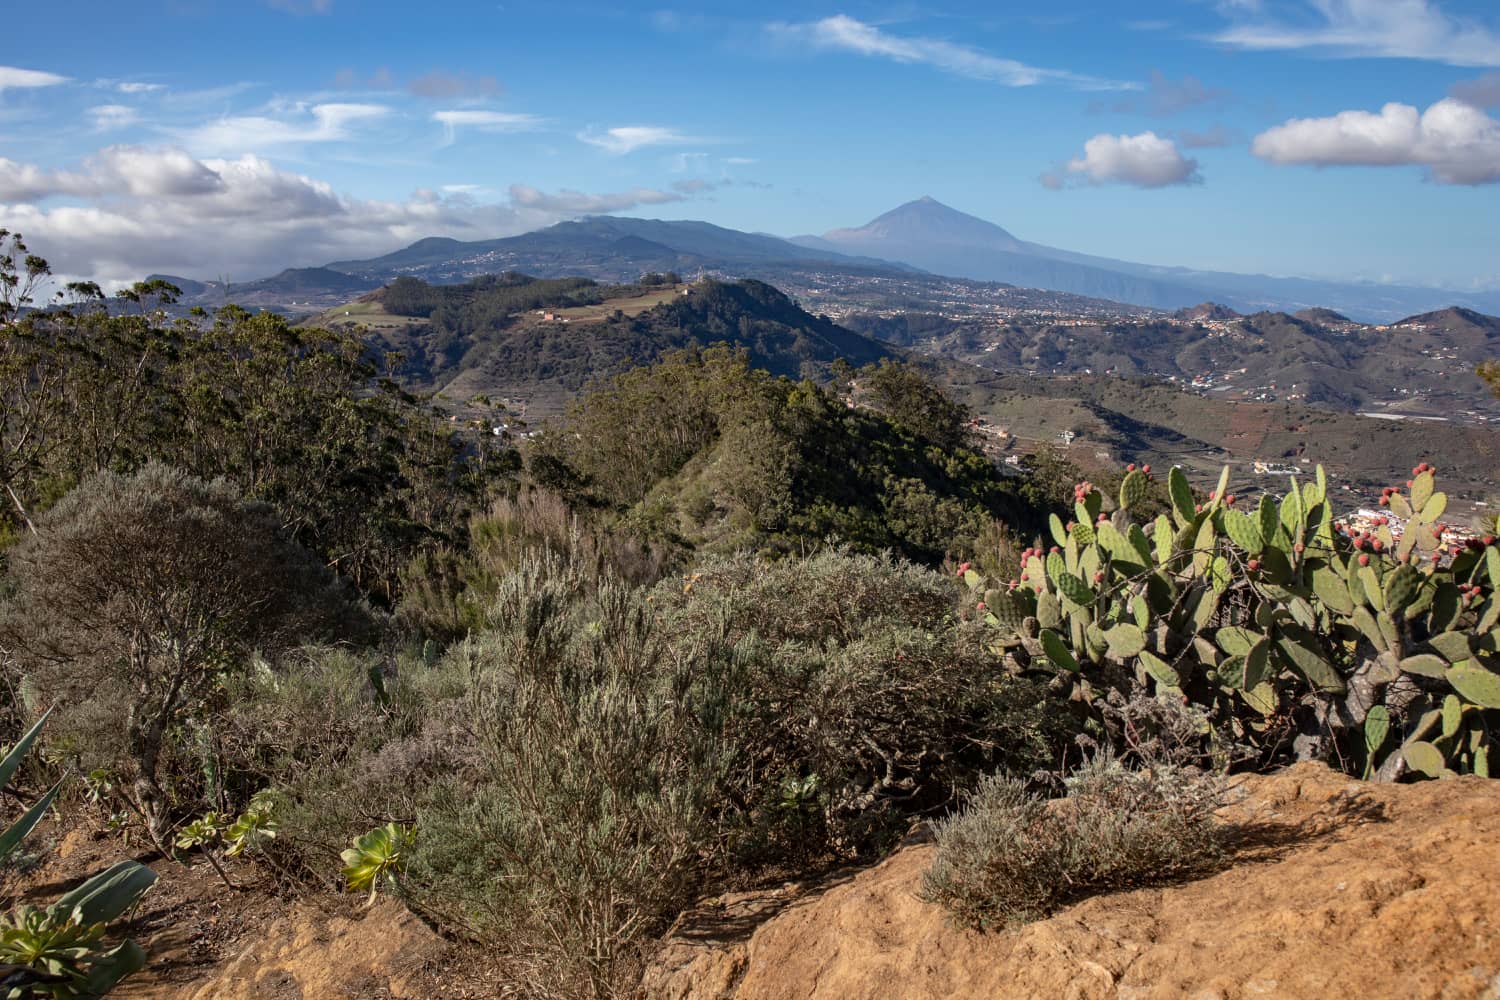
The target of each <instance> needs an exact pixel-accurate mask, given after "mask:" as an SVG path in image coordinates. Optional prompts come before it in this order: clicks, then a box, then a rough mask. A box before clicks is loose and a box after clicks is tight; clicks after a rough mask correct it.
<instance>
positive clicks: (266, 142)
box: [181, 103, 391, 153]
mask: <svg viewBox="0 0 1500 1000" xmlns="http://www.w3.org/2000/svg"><path fill="white" fill-rule="evenodd" d="M390 113H391V109H390V108H388V107H386V106H385V105H383V104H352V103H327V104H313V105H307V104H296V105H293V106H291V107H290V108H288V109H284V110H282V111H281V113H280V114H261V115H233V116H229V117H225V118H220V119H218V120H216V121H212V122H209V123H208V124H206V125H202V126H199V127H198V128H195V129H191V130H190V131H188V132H186V133H185V134H183V135H182V137H181V138H182V141H183V142H184V144H186V145H187V147H188V148H189V149H193V150H196V151H198V152H202V153H222V152H239V151H241V150H245V149H251V150H260V149H267V148H270V147H274V146H285V145H294V144H301V143H313V142H340V141H343V140H347V139H349V138H351V137H352V135H353V133H354V129H355V127H356V126H360V125H364V124H368V123H370V122H372V121H375V120H377V119H380V118H384V117H385V116H386V115H389V114H390Z"/></svg>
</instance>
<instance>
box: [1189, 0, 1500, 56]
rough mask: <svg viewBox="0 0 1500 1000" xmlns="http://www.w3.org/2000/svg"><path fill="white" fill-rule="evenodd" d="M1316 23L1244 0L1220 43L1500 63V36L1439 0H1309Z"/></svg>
mask: <svg viewBox="0 0 1500 1000" xmlns="http://www.w3.org/2000/svg"><path fill="white" fill-rule="evenodd" d="M1307 3H1308V4H1309V5H1310V7H1311V8H1312V10H1311V11H1310V13H1311V15H1312V17H1311V23H1305V22H1306V19H1304V20H1303V22H1299V23H1295V24H1293V23H1288V22H1286V21H1279V20H1271V19H1267V18H1265V17H1263V16H1260V15H1261V8H1260V5H1259V4H1244V3H1241V4H1238V5H1236V6H1238V7H1240V8H1241V9H1242V11H1243V12H1244V13H1241V14H1235V13H1234V12H1232V11H1230V12H1228V13H1230V15H1231V17H1232V18H1233V19H1234V21H1235V23H1234V24H1232V25H1231V26H1230V27H1228V28H1226V29H1224V30H1223V31H1220V32H1219V33H1218V34H1217V35H1214V36H1213V38H1214V40H1215V41H1218V42H1221V43H1223V44H1226V45H1232V46H1235V47H1237V48H1244V49H1325V50H1327V51H1329V52H1331V53H1333V54H1336V55H1343V56H1373V57H1382V58H1397V59H1428V60H1432V61H1435V62H1442V63H1447V64H1449V65H1451V66H1500V34H1496V32H1495V30H1494V29H1493V28H1491V27H1488V26H1486V25H1484V24H1482V23H1480V22H1478V21H1475V20H1473V19H1469V18H1460V17H1453V16H1450V15H1448V14H1446V13H1444V12H1443V11H1442V10H1441V9H1440V8H1439V7H1438V5H1437V3H1435V2H1433V0H1307Z"/></svg>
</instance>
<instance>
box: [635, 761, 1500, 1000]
mask: <svg viewBox="0 0 1500 1000" xmlns="http://www.w3.org/2000/svg"><path fill="white" fill-rule="evenodd" d="M1237 794H1238V796H1239V798H1240V800H1239V801H1238V802H1237V803H1236V804H1235V805H1234V806H1232V807H1231V808H1230V809H1228V810H1226V818H1228V819H1230V820H1232V821H1234V822H1235V823H1236V824H1238V825H1239V829H1241V830H1242V831H1243V834H1244V836H1243V840H1242V843H1241V844H1240V847H1239V852H1238V854H1237V859H1236V864H1235V865H1234V866H1233V867H1231V868H1229V869H1228V870H1225V871H1223V872H1220V873H1219V874H1217V875H1214V876H1211V877H1208V878H1204V879H1201V880H1199V881H1195V882H1190V883H1186V884H1181V885H1173V886H1169V887H1165V888H1155V889H1143V890H1137V891H1133V892H1125V893H1118V894H1114V895H1110V896H1103V897H1098V898H1095V899H1090V900H1087V901H1085V902H1083V903H1080V904H1078V905H1076V906H1073V907H1070V908H1069V909H1067V910H1064V911H1063V912H1061V913H1059V914H1057V915H1055V916H1053V917H1052V918H1051V919H1048V920H1045V921H1041V922H1038V923H1035V924H1031V925H1029V926H1026V927H1024V928H1021V929H1019V930H1016V931H1009V932H995V933H990V934H979V933H975V932H971V931H965V930H961V929H958V928H956V927H954V926H953V925H952V924H951V923H950V922H949V921H948V920H947V919H946V917H945V915H944V913H943V911H942V910H941V909H940V908H939V907H937V906H933V905H931V904H928V903H925V902H923V901H921V900H920V899H919V898H918V895H917V893H918V890H919V888H920V885H921V879H922V874H923V872H924V871H925V870H926V869H927V867H928V866H929V864H930V863H931V859H932V852H933V848H932V847H931V845H914V846H908V847H905V848H903V849H901V850H899V851H898V852H897V853H895V854H894V855H892V856H891V857H890V858H889V859H887V860H886V861H885V862H883V863H881V864H879V865H877V866H875V867H874V868H871V869H868V870H866V871H863V872H860V873H858V874H856V875H853V876H852V877H849V878H848V879H846V880H844V881H842V882H840V883H838V884H835V885H833V886H831V887H827V888H824V889H821V890H818V891H805V892H803V891H799V889H798V888H797V887H795V886H791V887H785V888H783V889H781V890H778V891H777V892H773V893H762V894H752V895H739V896H731V897H723V898H720V899H717V900H713V901H709V902H707V903H705V904H704V905H702V906H700V907H698V908H697V909H696V910H694V911H693V912H692V913H691V914H689V916H688V918H687V919H685V920H684V921H682V922H681V923H680V925H679V928H678V930H677V931H676V932H674V934H673V935H672V936H671V937H670V938H669V939H668V940H667V941H666V942H665V943H664V946H663V948H662V950H661V952H660V954H659V956H658V957H657V959H656V961H655V962H654V964H653V965H652V967H651V968H650V969H649V971H648V973H647V977H646V980H645V983H644V985H643V988H642V995H643V996H645V997H649V998H652V1000H656V998H662V1000H888V998H893V997H903V998H904V997H911V998H924V1000H981V998H982V1000H993V998H996V997H1007V998H1009V997H1018V998H1022V997H1038V998H1048V1000H1053V998H1078V1000H1093V998H1109V1000H1145V998H1152V997H1193V998H1201V1000H1211V998H1213V1000H1241V998H1267V997H1287V998H1296V997H1333V996H1359V997H1402V998H1408V997H1431V998H1444V1000H1448V998H1453V1000H1457V998H1485V997H1487V998H1500V892H1497V887H1500V782H1494V781H1485V780H1483V779H1478V778H1464V779H1457V780H1449V781H1441V782H1427V783H1423V784H1416V785H1375V784H1365V783H1360V782H1351V781H1350V780H1349V779H1348V778H1347V777H1345V776H1343V775H1339V774H1336V773H1334V772H1331V771H1329V770H1328V769H1327V768H1325V767H1323V766H1321V765H1298V766H1297V767H1294V768H1291V769H1289V770H1287V771H1285V772H1283V773H1281V774H1277V775H1273V776H1270V777H1256V778H1247V779H1244V780H1243V781H1242V782H1241V783H1240V785H1239V786H1238V789H1237Z"/></svg>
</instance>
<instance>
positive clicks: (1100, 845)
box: [923, 755, 1227, 929]
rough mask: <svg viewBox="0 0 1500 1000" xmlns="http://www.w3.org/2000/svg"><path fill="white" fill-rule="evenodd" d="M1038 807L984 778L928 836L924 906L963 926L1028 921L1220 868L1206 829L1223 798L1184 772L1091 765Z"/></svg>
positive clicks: (1217, 839) (1214, 840)
mask: <svg viewBox="0 0 1500 1000" xmlns="http://www.w3.org/2000/svg"><path fill="white" fill-rule="evenodd" d="M1066 784H1067V797H1066V798H1064V799H1062V800H1060V801H1054V802H1049V801H1047V800H1046V799H1044V798H1041V797H1040V796H1038V795H1036V794H1034V793H1032V792H1030V791H1028V790H1027V787H1026V783H1025V782H1024V781H1020V780H1018V779H1015V778H1010V777H1006V776H1004V775H993V776H990V777H987V778H985V779H984V780H982V781H981V782H980V783H979V787H978V788H977V789H976V790H975V792H974V794H973V795H972V796H971V797H970V799H969V801H968V803H967V804H966V805H965V806H964V809H963V811H962V812H959V813H957V814H956V815H954V816H952V817H950V818H948V819H945V820H943V821H941V822H939V823H938V824H936V827H935V831H934V832H935V833H936V837H937V857H936V858H935V859H934V861H933V865H932V868H931V869H930V870H929V871H928V873H927V875H926V878H925V879H924V883H923V890H924V894H925V896H926V898H927V899H929V900H932V901H934V902H937V903H941V904H942V905H943V906H945V907H947V908H948V910H949V911H950V912H951V913H952V914H953V916H954V917H955V919H957V920H958V921H959V922H960V923H962V924H964V925H965V926H969V927H974V928H979V929H988V928H995V927H1005V926H1009V925H1013V924H1018V923H1026V922H1028V921H1032V920H1038V919H1041V918H1042V917H1045V916H1047V915H1049V914H1050V913H1052V912H1054V911H1056V910H1058V909H1060V908H1061V907H1063V906H1066V905H1067V904H1068V903H1071V902H1075V901H1077V900H1079V899H1083V898H1086V897H1088V896H1091V895H1095V894H1098V893H1105V892H1113V891H1118V890H1121V889H1135V888H1139V887H1141V886H1145V885H1154V884H1160V883H1163V882H1172V881H1177V880H1180V879H1184V878H1191V877H1194V876H1198V875H1203V874H1207V873H1209V872H1212V871H1213V870H1215V869H1216V868H1218V867H1219V866H1221V865H1222V864H1223V863H1224V862H1225V860H1226V857H1227V851H1226V844H1225V837H1224V832H1225V831H1224V828H1223V826H1222V825H1221V824H1220V823H1219V822H1218V821H1217V820H1216V819H1215V817H1214V810H1215V809H1217V808H1218V806H1219V805H1220V804H1221V802H1222V799H1223V794H1224V786H1223V783H1222V781H1221V780H1220V779H1217V778H1214V777H1211V776H1205V775H1203V774H1200V773H1198V772H1195V771H1191V770H1179V769H1176V768H1172V767H1168V766H1157V767H1154V768H1152V769H1151V770H1142V771H1132V770H1129V769H1127V768H1126V767H1125V766H1124V765H1122V764H1121V763H1120V762H1118V761H1117V760H1114V759H1113V758H1111V757H1109V756H1106V755H1100V756H1097V757H1095V758H1093V759H1092V760H1090V761H1088V762H1086V763H1085V764H1084V765H1083V766H1082V767H1080V768H1079V769H1078V770H1077V771H1076V772H1074V774H1073V775H1071V776H1070V777H1069V778H1068V779H1067V782H1066Z"/></svg>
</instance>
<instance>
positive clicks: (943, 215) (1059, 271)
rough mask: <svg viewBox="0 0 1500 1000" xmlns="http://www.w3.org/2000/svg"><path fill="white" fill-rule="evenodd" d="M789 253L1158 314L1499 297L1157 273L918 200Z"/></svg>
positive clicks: (1379, 315) (1379, 311) (809, 239)
mask: <svg viewBox="0 0 1500 1000" xmlns="http://www.w3.org/2000/svg"><path fill="white" fill-rule="evenodd" d="M792 242H794V243H796V244H797V245H799V246H804V247H809V248H813V249H820V250H827V251H830V252H838V253H844V254H860V255H865V256H869V257H875V258H879V259H885V260H898V261H902V262H904V263H907V264H911V265H914V266H916V267H919V268H922V269H923V270H926V271H931V272H933V273H936V274H943V275H950V276H953V277H959V278H970V279H973V280H977V281H1001V282H1006V283H1009V284H1014V285H1024V286H1027V287H1031V288H1049V289H1054V290H1056V291H1062V292H1070V293H1073V294H1077V295H1086V296H1090V297H1092V298H1100V299H1113V300H1114V301H1116V302H1129V303H1133V304H1135V305H1142V306H1151V307H1154V308H1158V309H1179V308H1183V307H1187V306H1191V305H1194V304H1195V303H1200V302H1203V301H1205V300H1211V301H1214V302H1217V303H1220V304H1223V305H1227V306H1230V307H1233V308H1235V309H1237V310H1240V311H1244V312H1259V311H1264V310H1280V311H1293V310H1300V309H1309V308H1314V307H1325V308H1329V309H1333V310H1337V311H1338V312H1341V313H1344V314H1346V315H1348V316H1351V317H1354V318H1356V319H1360V320H1363V321H1367V322H1384V321H1389V320H1393V319H1396V318H1398V317H1400V316H1406V315H1410V314H1412V313H1418V312H1426V311H1430V310H1435V309H1440V308H1442V307H1444V306H1449V305H1459V306H1466V307H1468V308H1471V309H1478V310H1482V311H1489V312H1495V311H1500V291H1492V292H1473V293H1464V292H1454V291H1450V290H1445V289H1436V288H1422V287H1414V286H1405V285H1387V284H1376V283H1373V282H1363V283H1362V282H1338V281H1324V280H1317V279H1310V278H1286V277H1273V276H1270V275H1251V274H1232V273H1229V272H1223V271H1201V270H1195V269H1193V268H1187V267H1161V266H1156V265H1151V264H1137V263H1132V262H1130V261H1123V260H1112V259H1110V258H1107V257H1095V256H1090V255H1088V254H1081V253H1074V252H1072V251H1070V250H1060V249H1058V248H1056V247H1049V246H1044V245H1042V244H1040V243H1029V242H1026V241H1024V240H1021V239H1018V238H1017V237H1015V236H1014V235H1012V234H1011V233H1010V232H1008V231H1006V230H1005V229H1003V228H1001V227H1000V226H997V225H995V224H993V223H990V222H986V221H984V220H983V219H979V218H976V217H975V216H972V215H967V214H965V213H963V212H960V211H958V210H956V209H953V208H950V207H948V206H947V205H944V204H942V203H941V202H938V201H935V200H933V199H932V198H925V197H924V198H919V199H917V200H916V201H911V202H907V203H906V204H905V205H902V206H900V207H899V208H895V209H893V210H891V211H889V212H887V213H885V214H884V215H882V216H880V217H879V218H876V219H874V220H873V221H871V222H869V223H867V224H865V225H863V226H860V227H859V228H857V229H835V230H832V231H830V232H827V233H824V234H823V235H822V236H799V237H795V238H794V239H793V240H792Z"/></svg>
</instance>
